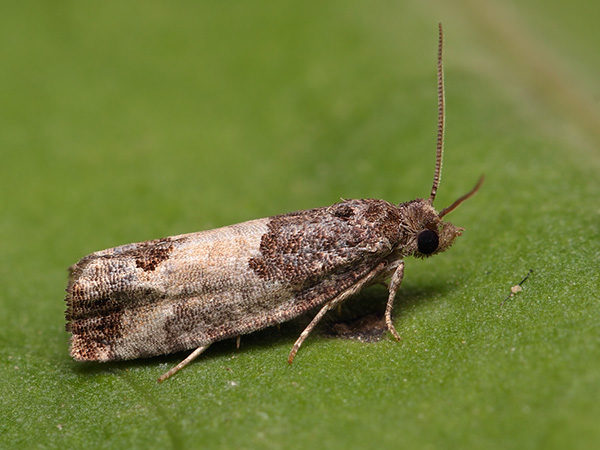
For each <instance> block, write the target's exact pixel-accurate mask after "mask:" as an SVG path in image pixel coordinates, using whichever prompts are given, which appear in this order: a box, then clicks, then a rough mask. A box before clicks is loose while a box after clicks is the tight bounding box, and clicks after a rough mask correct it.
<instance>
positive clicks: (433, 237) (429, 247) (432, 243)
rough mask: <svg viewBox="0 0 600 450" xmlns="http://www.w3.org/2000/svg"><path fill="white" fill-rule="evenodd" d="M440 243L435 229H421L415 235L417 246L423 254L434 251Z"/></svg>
mask: <svg viewBox="0 0 600 450" xmlns="http://www.w3.org/2000/svg"><path fill="white" fill-rule="evenodd" d="M439 244H440V238H439V237H438V235H437V233H436V232H435V231H431V230H423V231H421V232H420V233H419V235H418V236H417V248H418V249H419V252H421V253H423V254H424V255H430V254H431V253H433V252H435V251H436V250H437V248H438V245H439Z"/></svg>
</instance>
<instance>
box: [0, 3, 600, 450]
mask: <svg viewBox="0 0 600 450" xmlns="http://www.w3.org/2000/svg"><path fill="white" fill-rule="evenodd" d="M599 9H600V7H599V6H598V2H589V1H583V0H582V1H579V2H575V3H573V2H571V3H569V5H568V6H567V5H566V4H564V2H559V1H556V0H553V1H550V2H547V1H545V2H541V1H539V0H528V1H525V2H518V3H517V2H514V3H511V2H499V1H482V2H479V1H474V0H464V1H459V2H453V4H452V5H450V4H448V3H447V2H426V3H423V2H419V1H412V2H408V3H406V2H390V1H375V2H353V3H349V2H342V1H338V2H316V1H314V2H300V3H299V2H254V3H244V2H187V3H183V4H167V3H161V2H153V1H151V2H144V3H137V2H122V1H121V2H101V3H97V4H88V3H60V2H59V3H58V4H57V3H56V2H52V4H50V3H44V2H39V3H35V2H34V3H32V4H26V3H23V2H21V3H14V4H12V5H8V4H7V5H4V7H3V13H2V15H1V17H0V52H1V54H2V63H3V64H2V66H3V69H2V70H1V71H0V93H1V98H2V100H1V104H2V107H1V108H0V144H1V148H2V159H1V164H0V189H1V192H2V197H1V201H0V231H1V232H2V236H3V239H2V254H1V256H0V298H1V299H2V307H1V308H0V364H1V365H0V375H1V377H2V380H3V381H2V383H0V396H1V398H2V402H1V403H0V405H1V406H0V417H2V420H1V421H0V447H2V448H32V447H61V448H84V447H85V448H88V447H92V448H97V447H117V448H129V447H137V448H145V447H176V448H183V447H198V448H200V447H202V448H204V447H211V448H255V447H260V448H264V447H267V448H358V447H370V448H404V447H406V448H432V447H435V448H466V447H476V448H502V449H507V448H515V449H521V448H535V447H537V448H544V449H546V448H565V447H568V448H591V447H593V446H595V445H597V442H599V441H600V431H599V428H598V426H597V418H598V417H600V406H599V403H598V401H597V390H598V384H599V383H600V333H599V331H600V329H599V326H598V324H599V317H600V308H599V286H600V280H599V275H598V274H599V271H598V263H599V261H600V233H599V227H598V223H599V220H598V219H599V212H600V211H599V207H598V198H599V195H600V188H599V185H598V177H599V169H600V152H599V151H598V149H599V148H600V108H599V102H598V99H599V98H600V90H599V85H598V82H597V74H598V72H599V70H600V58H599V57H598V49H597V43H598V39H600V36H599V31H598V27H597V23H596V22H597V20H596V18H597V17H598V13H599V12H600V11H599ZM438 20H442V21H443V23H444V28H445V34H446V56H445V63H446V83H447V84H446V91H447V110H446V111H447V134H446V155H445V160H444V174H443V179H442V183H441V186H440V190H439V194H438V198H437V200H436V206H437V207H438V209H441V208H442V207H445V206H447V205H449V204H450V203H451V202H452V201H453V200H454V199H455V198H457V197H458V196H459V195H461V194H463V193H464V192H466V191H467V190H468V189H470V188H471V187H472V185H473V184H474V182H475V181H476V180H477V178H478V176H479V175H480V174H481V173H485V174H486V182H485V184H484V185H483V187H482V189H481V190H480V192H479V193H478V194H477V195H476V196H475V197H474V198H473V199H470V200H469V201H468V202H466V203H465V204H464V205H462V206H461V207H460V208H459V209H458V210H456V211H455V212H453V213H452V214H451V215H450V216H449V219H450V220H451V221H452V222H453V223H455V224H457V225H460V226H463V227H465V228H466V232H465V233H464V235H463V236H462V237H461V238H460V239H459V240H458V241H457V243H456V244H455V245H454V247H453V248H452V249H450V250H449V251H448V252H446V253H444V254H443V255H439V256H436V257H434V258H430V259H427V260H423V261H421V260H407V261H406V272H405V279H404V283H403V285H402V287H401V289H400V292H399V294H398V297H397V299H396V308H395V316H394V317H395V318H394V320H395V324H396V327H397V328H398V330H399V331H400V332H401V334H402V336H403V341H402V342H401V343H396V342H395V341H393V340H392V339H391V338H390V336H388V335H386V336H385V338H384V339H383V340H382V341H380V342H377V343H373V344H366V343H361V342H356V341H347V340H341V339H331V338H328V337H327V335H326V334H325V333H324V327H322V328H321V330H320V331H318V332H315V333H314V334H313V335H311V337H310V338H309V339H308V340H307V341H306V343H305V344H304V346H303V347H302V349H301V351H300V352H299V354H298V356H297V358H296V360H295V362H294V364H293V365H292V366H288V364H287V362H286V358H287V353H288V351H289V349H290V347H291V345H292V344H293V342H294V340H295V338H296V337H297V335H298V334H299V332H300V331H301V329H302V325H304V324H305V321H304V320H305V318H303V319H302V320H299V321H295V322H292V323H288V324H285V325H283V326H282V327H281V329H279V330H278V329H276V328H273V329H268V330H265V331H262V332H259V333H255V334H253V335H250V336H244V337H242V341H241V343H242V346H241V349H240V350H236V349H235V341H224V342H221V343H218V344H216V345H214V346H213V347H211V348H210V349H209V350H208V351H207V352H206V353H205V354H204V355H202V356H201V357H200V358H199V359H198V360H197V361H196V362H194V363H193V364H191V365H190V366H189V367H187V368H186V369H185V370H184V371H183V372H181V373H180V374H178V375H177V376H176V377H174V378H173V379H171V380H169V381H168V382H165V383H163V384H161V385H158V384H157V383H156V378H157V377H158V376H159V375H160V374H162V373H163V372H164V371H166V370H167V369H168V368H170V367H171V366H172V365H174V364H176V363H177V362H179V361H180V360H181V359H183V358H184V357H185V355H184V354H177V355H168V356H164V357H159V358H153V359H146V360H136V361H132V362H121V363H110V364H81V363H77V362H74V361H72V360H71V359H70V357H69V355H68V334H67V332H66V331H64V309H65V304H64V301H63V298H64V288H65V286H66V279H67V270H66V269H67V267H68V266H69V265H71V264H73V263H74V262H76V261H77V260H78V259H79V258H81V257H82V256H84V255H85V254H88V253H90V252H93V251H96V250H100V249H103V248H107V247H112V246H115V245H119V244H124V243H127V242H137V241H141V240H146V239H153V238H158V237H162V236H167V235H173V234H179V233H185V232H192V231H199V230H202V229H208V228H214V227H217V226H221V225H227V224H230V223H235V222H240V221H243V220H247V219H252V218H256V217H264V216H269V215H273V214H277V213H283V212H288V211H293V210H297V209H303V208H310V207H316V206H323V205H327V204H331V203H334V202H336V201H337V200H338V199H339V198H340V197H344V198H361V197H362V198H364V197H375V198H385V199H386V200H389V201H393V202H402V201H407V200H411V199H413V198H415V197H423V196H426V195H428V192H429V188H430V185H431V176H432V173H433V163H434V146H435V127H436V88H435V55H436V45H437V21H438ZM530 269H532V270H533V273H532V274H531V276H530V277H529V278H528V280H527V281H526V282H525V283H524V284H523V291H522V292H520V293H518V294H516V295H514V296H513V297H511V298H509V299H508V300H507V301H506V303H505V304H504V305H502V306H500V303H501V302H502V300H503V299H504V298H506V296H507V295H508V294H509V292H510V288H511V286H514V285H516V284H517V283H518V282H519V281H520V280H521V279H522V278H523V277H524V276H525V275H526V274H527V273H528V271H529V270H530ZM384 301H385V290H384V289H382V288H377V287H376V288H370V289H368V290H366V291H365V292H363V293H361V294H360V296H359V297H358V298H356V299H353V300H352V301H351V302H350V303H349V305H347V306H346V308H349V309H357V310H358V311H359V312H361V311H362V312H367V311H373V310H381V306H382V303H383V302H384ZM328 320H329V322H332V321H336V320H339V318H338V316H337V315H336V313H334V312H332V314H330V316H329V317H328Z"/></svg>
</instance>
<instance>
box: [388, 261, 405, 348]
mask: <svg viewBox="0 0 600 450" xmlns="http://www.w3.org/2000/svg"><path fill="white" fill-rule="evenodd" d="M402 278H404V261H400V264H398V267H397V268H396V271H395V272H394V274H393V275H392V279H391V280H390V287H389V293H390V294H389V297H388V301H387V305H386V307H385V324H386V325H387V327H388V330H390V333H392V336H394V338H396V340H397V341H399V340H400V339H401V338H400V335H399V334H398V332H397V331H396V328H394V324H393V323H392V308H393V307H394V298H395V297H396V292H397V291H398V288H399V287H400V284H401V283H402Z"/></svg>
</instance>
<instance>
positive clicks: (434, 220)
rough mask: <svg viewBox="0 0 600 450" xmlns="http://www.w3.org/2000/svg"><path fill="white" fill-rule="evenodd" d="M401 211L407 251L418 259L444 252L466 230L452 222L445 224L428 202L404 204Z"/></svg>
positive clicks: (418, 200)
mask: <svg viewBox="0 0 600 450" xmlns="http://www.w3.org/2000/svg"><path fill="white" fill-rule="evenodd" d="M400 209H401V210H402V213H401V215H402V218H403V222H402V224H401V228H402V229H403V232H404V235H405V236H406V243H405V247H404V248H405V251H406V253H407V254H408V255H411V256H415V257H417V258H425V257H427V256H432V255H435V254H437V253H441V252H443V251H444V250H446V249H447V248H448V247H450V246H451V245H452V244H453V243H454V240H455V239H456V238H457V237H458V236H460V235H461V234H462V232H463V230H464V228H460V227H457V226H455V225H453V224H452V223H450V222H444V221H443V220H442V217H441V216H440V214H439V213H438V212H437V211H436V210H435V209H434V208H433V206H431V204H430V203H429V201H427V200H421V199H417V200H413V201H412V202H408V203H403V204H401V205H400Z"/></svg>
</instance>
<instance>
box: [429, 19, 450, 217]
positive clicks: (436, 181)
mask: <svg viewBox="0 0 600 450" xmlns="http://www.w3.org/2000/svg"><path fill="white" fill-rule="evenodd" d="M438 29H439V38H438V55H437V88H438V127H437V146H436V153H435V172H434V174H433V186H431V195H429V203H430V204H432V205H433V201H434V200H435V194H436V193H437V189H438V186H439V185H440V180H441V178H442V156H443V154H444V124H445V121H446V114H445V103H446V101H445V95H444V65H443V63H442V49H443V47H444V33H443V32H442V23H441V22H440V23H438Z"/></svg>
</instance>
